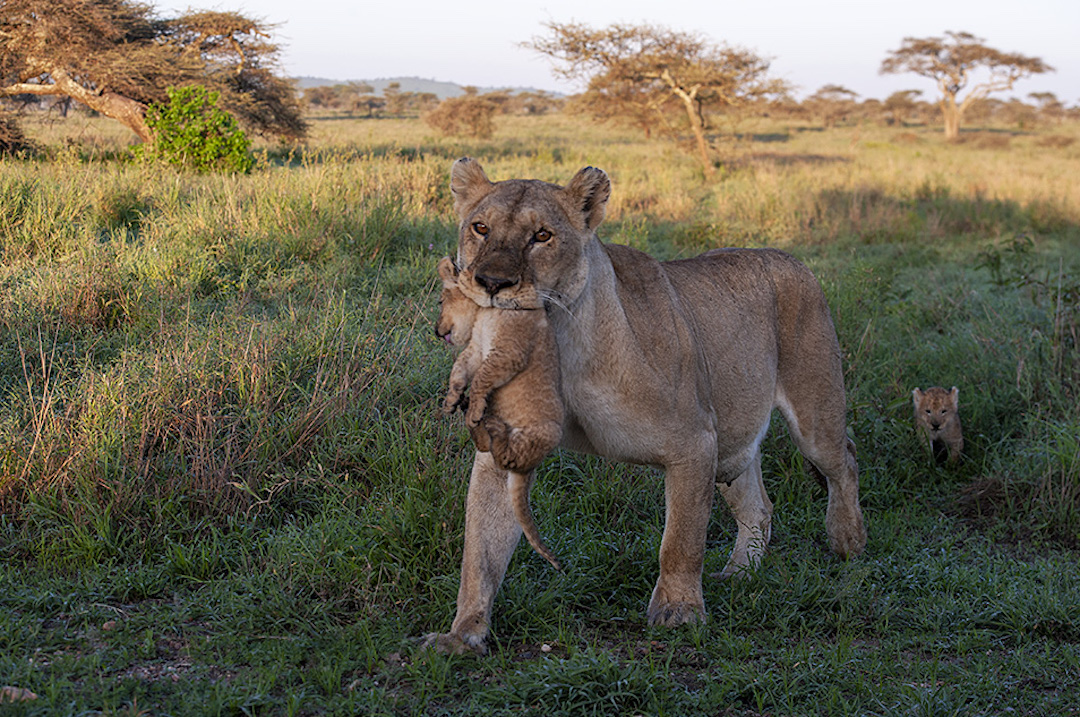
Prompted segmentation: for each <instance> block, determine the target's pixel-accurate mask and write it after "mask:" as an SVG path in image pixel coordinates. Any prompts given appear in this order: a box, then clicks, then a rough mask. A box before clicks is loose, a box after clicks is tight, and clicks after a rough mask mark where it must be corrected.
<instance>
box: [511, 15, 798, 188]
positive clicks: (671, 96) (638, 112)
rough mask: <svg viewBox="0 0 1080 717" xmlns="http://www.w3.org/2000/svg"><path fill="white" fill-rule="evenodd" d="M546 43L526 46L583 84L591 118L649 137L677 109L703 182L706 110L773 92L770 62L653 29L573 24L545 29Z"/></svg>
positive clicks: (708, 170)
mask: <svg viewBox="0 0 1080 717" xmlns="http://www.w3.org/2000/svg"><path fill="white" fill-rule="evenodd" d="M546 27H547V28H548V30H550V35H549V36H548V37H538V38H533V40H532V41H531V42H528V43H525V46H526V47H531V48H532V49H534V50H536V51H538V52H540V53H542V54H544V55H547V56H549V57H551V58H553V59H554V60H555V61H556V62H557V63H559V66H557V67H556V68H555V73H556V74H557V75H559V76H562V77H566V78H568V79H584V80H587V81H588V88H587V90H586V91H585V92H584V94H583V95H582V97H581V100H580V101H581V103H582V105H583V106H584V107H585V108H587V109H588V110H589V111H590V112H591V113H592V114H593V116H594V117H596V118H598V119H621V120H624V121H627V122H630V123H631V124H634V125H636V126H638V127H641V128H642V129H644V130H645V132H646V134H647V135H648V134H651V132H652V130H653V129H655V128H657V127H659V128H661V129H667V130H669V131H674V130H676V129H677V125H676V124H675V123H673V119H672V117H671V114H672V113H671V110H672V108H673V107H681V109H682V113H681V114H682V116H683V117H684V119H685V121H684V123H683V126H688V127H689V129H690V131H691V132H692V133H693V136H694V142H695V146H696V149H697V154H698V157H699V158H700V160H701V165H702V168H703V170H704V172H705V174H706V175H707V176H711V175H712V174H713V173H714V172H715V169H714V167H713V163H712V160H711V158H710V156H709V145H708V140H707V138H706V134H705V131H706V129H707V127H708V122H707V114H706V110H707V109H719V108H722V107H726V106H732V105H737V104H739V103H741V102H744V101H746V100H749V99H751V98H756V97H760V96H763V95H765V94H769V93H774V92H778V91H780V90H781V89H782V86H781V84H780V83H779V82H778V81H775V80H769V79H768V78H767V77H766V73H767V71H768V69H769V63H768V62H767V61H766V60H763V59H762V58H760V57H758V56H757V55H755V54H753V53H752V52H749V51H747V50H741V49H736V48H731V47H721V46H717V45H714V44H712V43H711V42H710V41H708V40H707V39H705V38H703V37H701V36H699V35H696V34H693V33H686V32H678V31H675V30H670V29H667V28H664V27H659V26H655V25H623V24H614V25H610V26H608V27H606V28H601V29H593V28H591V27H589V26H588V25H584V24H580V23H556V22H550V23H546Z"/></svg>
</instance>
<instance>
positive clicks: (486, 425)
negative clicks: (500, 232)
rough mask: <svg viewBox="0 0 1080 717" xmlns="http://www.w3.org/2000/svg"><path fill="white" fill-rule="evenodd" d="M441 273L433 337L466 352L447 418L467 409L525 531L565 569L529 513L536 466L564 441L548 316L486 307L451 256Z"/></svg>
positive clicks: (454, 377)
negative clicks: (463, 284) (461, 285)
mask: <svg viewBox="0 0 1080 717" xmlns="http://www.w3.org/2000/svg"><path fill="white" fill-rule="evenodd" d="M438 271H439V278H440V279H442V284H443V289H442V295H441V297H440V305H441V306H440V309H439V319H438V322H437V323H436V325H435V332H436V333H437V334H438V335H439V336H440V337H441V338H444V339H446V340H447V341H448V342H449V343H451V344H453V345H454V346H458V347H462V346H463V347H464V348H462V350H461V353H460V354H459V355H458V357H457V359H456V360H455V361H454V367H453V369H451V371H450V388H449V390H448V391H447V394H446V399H445V400H444V401H443V411H444V412H445V413H453V411H454V409H456V408H458V407H459V406H461V407H462V408H465V405H466V404H467V406H468V407H467V408H465V422H466V424H467V425H468V426H469V432H470V433H471V434H472V439H473V442H474V443H475V444H476V448H477V450H480V451H484V452H489V451H490V452H491V454H492V457H493V458H494V459H495V463H496V465H498V467H499V468H502V469H503V470H505V471H507V477H506V484H507V492H508V493H509V494H510V502H511V505H512V507H513V510H514V516H515V517H516V518H517V521H518V524H519V525H520V526H521V529H522V532H524V533H525V537H526V539H528V541H529V544H530V545H532V546H533V548H534V549H535V550H536V552H538V553H539V554H540V555H542V556H543V557H544V558H545V559H547V561H548V562H549V563H551V564H552V566H554V567H555V569H556V570H560V569H561V568H560V566H559V561H558V560H557V559H556V558H555V556H554V555H553V554H552V552H551V550H549V549H548V547H547V546H546V545H545V544H544V541H543V539H541V537H540V531H539V530H537V528H536V523H535V522H534V521H533V516H532V510H531V509H530V508H529V489H530V488H531V487H532V482H533V478H535V476H536V465H537V464H538V463H539V462H540V461H541V460H542V459H543V458H544V456H546V455H547V454H548V453H550V452H551V450H552V449H553V448H555V447H556V446H557V445H559V441H560V440H562V425H563V405H562V398H561V397H560V395H559V357H558V353H557V348H556V346H555V337H554V335H553V334H552V333H551V327H550V326H548V321H547V313H546V312H545V311H544V310H543V309H526V310H516V309H493V308H481V307H480V306H478V305H477V304H475V303H474V302H473V300H472V299H470V298H468V297H467V296H465V295H464V294H463V293H461V291H460V290H459V289H458V286H457V278H458V270H457V267H455V266H454V263H453V261H452V260H451V259H450V257H443V258H442V260H441V261H439V268H438ZM466 388H468V389H469V394H470V396H469V398H468V399H466V398H465V389H466ZM489 400H490V411H488V408H489ZM485 412H487V415H485Z"/></svg>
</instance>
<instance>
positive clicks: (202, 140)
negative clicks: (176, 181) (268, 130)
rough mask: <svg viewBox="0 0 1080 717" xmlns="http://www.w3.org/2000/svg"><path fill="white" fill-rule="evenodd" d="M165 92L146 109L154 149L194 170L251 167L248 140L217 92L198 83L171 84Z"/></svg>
mask: <svg viewBox="0 0 1080 717" xmlns="http://www.w3.org/2000/svg"><path fill="white" fill-rule="evenodd" d="M167 92H168V95H169V101H168V102H167V103H164V104H155V105H151V106H150V109H149V110H147V112H146V124H147V126H148V127H150V129H151V131H153V133H154V146H153V152H154V153H156V154H157V155H158V156H159V157H161V158H162V159H164V160H165V161H167V162H169V163H170V164H176V165H179V166H183V167H188V168H190V169H194V170H195V171H197V172H211V171H220V172H241V173H247V172H249V171H250V170H251V167H252V165H253V164H254V162H255V160H254V158H253V157H252V156H251V153H250V152H249V151H248V149H249V147H250V146H251V140H249V139H248V137H247V135H246V134H244V131H243V130H242V129H241V128H240V126H239V124H237V122H236V119H235V118H234V117H233V116H232V115H230V114H229V113H228V112H226V111H225V110H223V109H221V108H219V107H218V106H217V103H218V98H219V96H220V95H219V93H218V92H214V91H210V90H207V89H206V88H205V87H198V86H191V87H180V88H176V87H170V88H169V89H168V90H167Z"/></svg>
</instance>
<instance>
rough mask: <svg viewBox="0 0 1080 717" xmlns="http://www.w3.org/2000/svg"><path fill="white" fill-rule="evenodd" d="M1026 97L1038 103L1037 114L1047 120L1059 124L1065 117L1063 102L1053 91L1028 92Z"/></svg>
mask: <svg viewBox="0 0 1080 717" xmlns="http://www.w3.org/2000/svg"><path fill="white" fill-rule="evenodd" d="M1028 97H1030V98H1031V99H1033V100H1035V101H1036V102H1038V103H1039V105H1038V108H1039V116H1040V117H1041V118H1043V119H1045V120H1046V121H1047V122H1051V123H1054V124H1061V121H1062V120H1064V119H1065V104H1064V103H1063V102H1062V101H1061V100H1059V99H1058V98H1057V95H1055V94H1054V93H1053V92H1029V93H1028Z"/></svg>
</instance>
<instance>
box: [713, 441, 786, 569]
mask: <svg viewBox="0 0 1080 717" xmlns="http://www.w3.org/2000/svg"><path fill="white" fill-rule="evenodd" d="M719 488H720V495H722V496H724V500H725V501H726V502H727V504H728V506H729V507H730V508H731V513H732V515H734V516H735V523H736V525H737V526H738V533H737V535H736V536H735V547H734V548H732V549H731V556H730V557H728V561H727V564H726V565H725V566H724V569H723V570H721V571H720V572H719V573H717V574H716V575H715V576H714V577H718V578H729V577H733V576H734V577H739V576H743V575H746V570H747V569H748V568H752V567H756V566H757V565H758V564H759V563H760V562H761V559H762V558H763V557H764V556H765V550H766V549H767V548H768V546H769V539H770V538H771V537H772V512H773V504H772V501H771V500H769V496H768V494H767V493H766V492H765V482H764V481H763V480H762V477H761V451H760V450H759V451H758V452H757V455H755V456H754V460H753V461H751V463H750V467H748V468H747V469H746V470H745V471H743V473H742V474H741V475H740V476H739V477H738V478H736V479H735V480H733V481H732V482H731V484H730V485H727V484H725V483H724V482H723V481H721V482H720V483H719Z"/></svg>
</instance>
